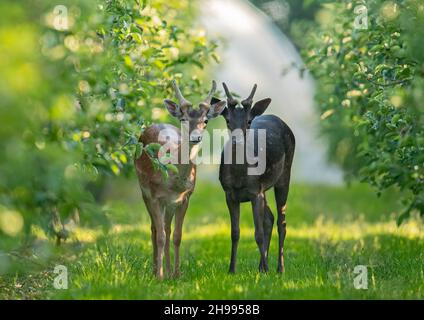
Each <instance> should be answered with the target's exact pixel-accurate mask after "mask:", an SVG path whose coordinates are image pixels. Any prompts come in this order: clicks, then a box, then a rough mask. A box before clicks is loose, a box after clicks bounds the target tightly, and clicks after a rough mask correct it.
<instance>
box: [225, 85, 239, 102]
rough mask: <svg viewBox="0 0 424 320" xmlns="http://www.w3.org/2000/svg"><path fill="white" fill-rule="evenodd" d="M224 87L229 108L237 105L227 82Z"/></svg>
mask: <svg viewBox="0 0 424 320" xmlns="http://www.w3.org/2000/svg"><path fill="white" fill-rule="evenodd" d="M222 86H223V87H224V90H225V94H226V95H227V101H228V106H231V105H235V104H237V100H236V99H234V98H233V96H232V95H231V92H230V90H228V87H227V85H226V84H225V82H223V83H222Z"/></svg>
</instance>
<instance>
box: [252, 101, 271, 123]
mask: <svg viewBox="0 0 424 320" xmlns="http://www.w3.org/2000/svg"><path fill="white" fill-rule="evenodd" d="M270 103H271V99H270V98H266V99H262V100H259V101H257V102H256V103H255V105H254V106H253V108H252V110H251V111H250V116H251V117H252V119H253V118H254V117H257V116H260V115H261V114H262V113H264V112H265V110H266V108H268V106H269V104H270Z"/></svg>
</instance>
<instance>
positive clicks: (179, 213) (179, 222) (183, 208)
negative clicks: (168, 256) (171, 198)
mask: <svg viewBox="0 0 424 320" xmlns="http://www.w3.org/2000/svg"><path fill="white" fill-rule="evenodd" d="M188 200H189V199H188V198H186V199H184V200H183V202H182V204H181V205H180V206H179V207H177V209H176V211H175V229H174V234H173V238H172V240H173V242H174V277H179V276H180V244H181V238H182V235H183V233H182V232H183V222H184V217H185V214H186V212H187V207H188Z"/></svg>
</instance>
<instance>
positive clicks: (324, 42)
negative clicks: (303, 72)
mask: <svg viewBox="0 0 424 320" xmlns="http://www.w3.org/2000/svg"><path fill="white" fill-rule="evenodd" d="M325 2H328V1H325ZM360 5H365V6H366V8H367V14H368V17H367V18H368V26H367V28H366V29H361V23H360V21H361V19H360V18H361V17H359V26H358V27H356V28H355V27H354V21H355V19H358V18H357V16H358V15H359V14H358V13H355V8H356V7H357V6H360ZM316 16H317V22H316V23H311V24H310V25H309V30H308V32H307V33H306V34H308V36H307V37H306V39H305V40H304V41H303V42H302V43H303V44H304V45H305V46H306V47H305V48H304V50H303V54H304V58H305V61H306V65H307V67H308V68H309V69H310V71H311V72H312V74H313V76H314V77H315V78H316V80H317V81H316V83H317V86H318V90H317V95H316V101H317V107H318V108H319V111H320V113H321V126H322V130H323V132H324V133H325V134H326V136H327V137H328V139H329V143H330V150H329V151H330V157H331V159H332V160H334V161H336V162H337V163H339V164H341V165H342V167H343V169H344V170H345V172H346V176H347V178H352V177H354V176H358V177H359V178H360V179H361V180H362V181H366V182H368V183H370V184H371V185H374V186H375V187H376V188H377V189H378V191H379V192H380V191H382V190H384V189H387V188H388V187H390V186H393V185H394V186H397V187H399V188H400V189H401V190H404V191H405V193H404V196H403V201H404V205H405V210H404V213H403V214H402V215H401V216H400V217H399V220H398V221H399V222H401V221H402V220H403V219H404V218H406V217H407V216H408V215H409V214H410V212H411V210H418V211H420V212H421V213H422V214H424V189H423V188H424V183H423V179H424V167H423V163H424V123H423V119H424V116H423V107H422V100H423V96H424V68H423V65H424V64H423V62H424V55H423V48H424V47H423V43H422V40H421V39H422V37H423V35H424V34H423V32H424V7H423V6H422V4H421V3H420V1H416V0H409V1H386V2H383V1H379V0H373V1H367V2H362V1H358V2H352V1H343V2H331V3H325V4H323V5H322V9H321V10H320V11H319V12H318V13H317V15H316ZM303 34H305V33H303Z"/></svg>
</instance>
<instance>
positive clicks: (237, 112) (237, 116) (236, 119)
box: [212, 83, 271, 143]
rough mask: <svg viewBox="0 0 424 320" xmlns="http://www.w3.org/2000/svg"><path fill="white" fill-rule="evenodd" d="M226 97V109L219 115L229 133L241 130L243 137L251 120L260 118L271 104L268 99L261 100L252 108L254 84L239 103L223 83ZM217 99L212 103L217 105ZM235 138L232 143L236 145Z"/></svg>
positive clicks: (255, 86)
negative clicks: (248, 93)
mask: <svg viewBox="0 0 424 320" xmlns="http://www.w3.org/2000/svg"><path fill="white" fill-rule="evenodd" d="M222 86H223V87H224V90H225V94H226V96H227V108H225V109H224V111H222V113H221V115H222V116H223V117H224V118H225V120H226V122H227V128H228V129H229V130H230V131H232V132H233V131H234V130H237V129H238V130H241V132H242V133H243V134H244V135H245V134H246V130H247V129H249V128H250V125H251V123H252V121H253V119H254V118H255V117H257V116H260V115H261V114H263V113H264V112H265V110H266V109H267V108H268V106H269V104H270V103H271V99H270V98H266V99H262V100H259V101H257V102H256V103H255V104H254V105H253V108H252V104H253V97H254V95H255V92H256V88H257V85H256V84H255V85H254V86H253V88H252V91H251V92H250V95H249V96H248V97H247V98H246V99H244V100H242V101H241V103H240V102H239V101H238V100H237V99H235V98H234V97H233V96H232V94H231V92H230V90H228V87H227V85H226V84H225V83H223V84H222ZM218 101H219V99H216V98H213V99H212V102H213V103H217V102H218ZM236 142H237V141H236V140H235V137H234V136H233V143H236Z"/></svg>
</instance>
